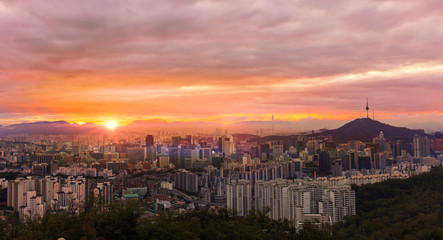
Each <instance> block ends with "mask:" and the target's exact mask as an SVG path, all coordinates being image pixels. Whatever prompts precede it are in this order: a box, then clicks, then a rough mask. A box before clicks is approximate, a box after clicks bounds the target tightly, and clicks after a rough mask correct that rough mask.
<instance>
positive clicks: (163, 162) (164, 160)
mask: <svg viewBox="0 0 443 240" xmlns="http://www.w3.org/2000/svg"><path fill="white" fill-rule="evenodd" d="M158 167H159V168H160V169H162V168H167V167H169V155H160V156H159V157H158Z"/></svg>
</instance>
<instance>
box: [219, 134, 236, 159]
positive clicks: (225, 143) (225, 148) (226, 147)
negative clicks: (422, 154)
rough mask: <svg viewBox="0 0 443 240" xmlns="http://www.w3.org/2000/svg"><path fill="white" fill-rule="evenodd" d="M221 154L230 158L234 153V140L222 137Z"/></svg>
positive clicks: (229, 137) (230, 137)
mask: <svg viewBox="0 0 443 240" xmlns="http://www.w3.org/2000/svg"><path fill="white" fill-rule="evenodd" d="M222 153H223V156H224V157H228V158H229V157H231V155H232V154H234V153H235V146H234V139H233V138H232V136H223V140H222Z"/></svg>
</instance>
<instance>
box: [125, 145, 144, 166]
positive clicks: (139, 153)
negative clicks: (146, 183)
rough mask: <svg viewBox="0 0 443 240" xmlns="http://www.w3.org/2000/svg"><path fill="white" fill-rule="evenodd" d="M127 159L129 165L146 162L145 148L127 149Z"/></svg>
mask: <svg viewBox="0 0 443 240" xmlns="http://www.w3.org/2000/svg"><path fill="white" fill-rule="evenodd" d="M126 157H127V158H128V160H129V163H138V162H143V161H144V160H145V149H144V148H127V149H126Z"/></svg>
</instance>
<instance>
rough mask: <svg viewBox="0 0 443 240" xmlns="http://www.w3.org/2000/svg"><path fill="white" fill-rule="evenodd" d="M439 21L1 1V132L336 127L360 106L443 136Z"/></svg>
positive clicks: (316, 7)
mask: <svg viewBox="0 0 443 240" xmlns="http://www.w3.org/2000/svg"><path fill="white" fill-rule="evenodd" d="M442 22H443V1H441V0H423V1H417V0H403V1H388V0H386V1H385V0H373V1H367V0H334V1H323V0H273V1H260V0H257V1H249V0H241V1H239V0H235V1H234V0H232V1H231V0H226V1H191V0H180V1H176V0H174V1H169V0H162V1H158V0H152V1H151V0H143V1H134V0H124V1H122V0H119V1H117V0H116V1H111V0H108V1H105V0H102V1H97V0H88V1H72V0H69V1H65V0H59V1H35V0H29V1H26V0H24V1H18V0H17V1H15V0H0V85H1V88H0V124H2V125H8V124H14V123H22V122H35V121H55V120H66V121H68V122H71V123H73V122H76V123H84V122H94V123H98V124H105V123H106V122H109V121H115V122H117V124H118V125H124V124H128V123H131V122H132V121H134V120H150V121H160V122H211V123H235V122H241V121H269V120H270V119H271V116H272V115H274V116H275V118H276V119H279V120H284V121H303V120H306V119H308V120H309V119H315V120H324V121H329V122H330V121H337V122H340V123H341V122H343V121H344V120H351V119H354V118H358V117H362V116H365V115H366V113H365V110H364V108H365V104H366V97H368V98H369V105H370V108H371V110H370V111H371V115H372V109H373V108H374V109H375V115H376V119H379V120H383V121H384V122H388V123H392V124H397V125H411V126H412V125H414V124H415V125H419V126H423V127H425V128H426V127H429V128H431V127H430V126H432V127H434V128H439V127H440V128H441V123H443V101H442V100H441V98H442V96H443V90H442V89H443V44H442V39H443V28H442V27H441V23H442ZM316 122H319V124H318V127H323V125H324V123H322V121H316ZM329 122H328V124H329ZM420 124H421V125H420Z"/></svg>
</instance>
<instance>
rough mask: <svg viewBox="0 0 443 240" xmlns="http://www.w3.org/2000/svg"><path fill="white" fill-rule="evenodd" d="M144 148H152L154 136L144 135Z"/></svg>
mask: <svg viewBox="0 0 443 240" xmlns="http://www.w3.org/2000/svg"><path fill="white" fill-rule="evenodd" d="M145 140H146V147H152V146H154V136H152V135H146V139H145Z"/></svg>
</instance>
